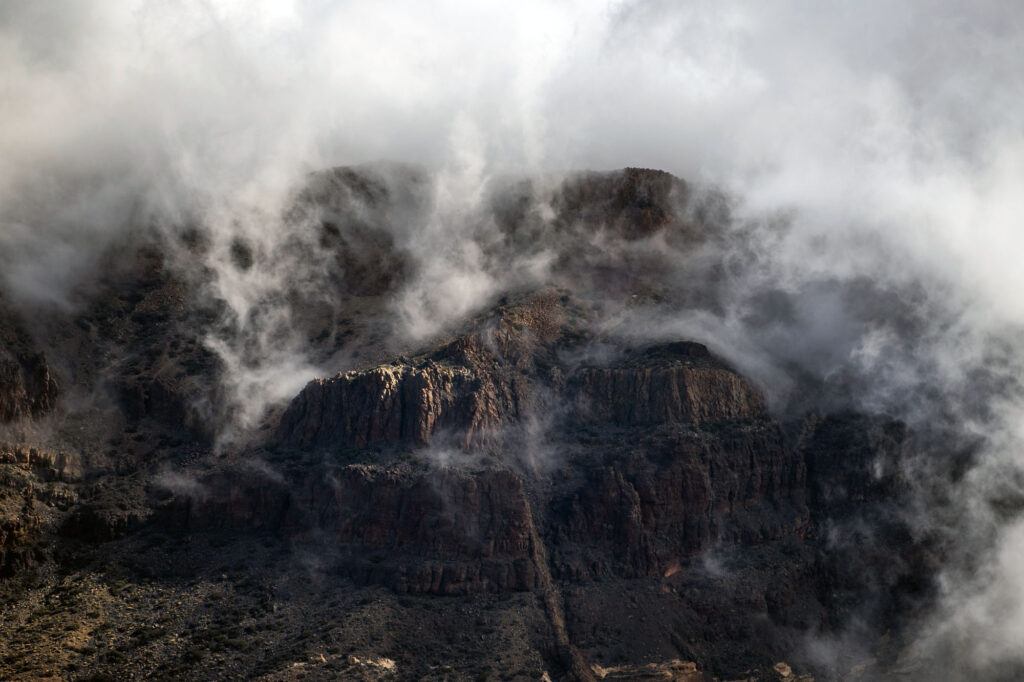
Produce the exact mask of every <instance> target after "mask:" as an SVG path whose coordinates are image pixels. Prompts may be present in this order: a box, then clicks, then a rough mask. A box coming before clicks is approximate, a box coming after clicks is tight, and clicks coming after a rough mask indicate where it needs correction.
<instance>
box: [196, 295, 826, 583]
mask: <svg viewBox="0 0 1024 682" xmlns="http://www.w3.org/2000/svg"><path fill="white" fill-rule="evenodd" d="M580 310H581V309H580V308H579V307H578V306H576V305H575V303H574V302H573V301H572V299H570V298H567V297H562V296H560V295H558V294H557V292H544V293H541V294H538V295H534V296H531V297H527V298H526V299H525V300H523V301H522V302H520V303H518V304H515V305H509V306H505V307H503V308H502V309H501V310H500V311H499V312H497V313H496V314H495V315H494V316H491V317H485V318H483V319H482V320H481V321H480V322H479V329H478V330H476V331H472V332H470V333H469V334H467V335H466V336H463V337H460V338H458V339H456V340H454V341H451V342H449V343H447V344H446V345H445V346H444V347H442V348H441V349H439V350H438V351H436V352H435V353H433V354H431V355H428V356H425V357H421V358H416V359H412V360H404V361H402V362H399V363H395V364H391V365H383V366H379V367H376V368H373V369H370V370H364V371H358V372H348V373H345V374H341V375H339V376H337V377H335V378H333V379H328V380H320V379H318V380H316V381H314V382H311V383H310V384H309V385H308V386H307V387H306V388H305V389H304V390H303V391H302V392H301V393H300V394H299V396H298V397H297V398H296V399H295V400H294V401H293V403H292V405H291V407H290V408H289V409H288V410H287V411H286V412H285V414H284V416H283V417H282V419H281V423H280V427H279V429H278V438H279V440H280V443H279V444H280V447H281V448H283V450H284V451H286V452H296V451H308V452H317V451H328V452H332V451H333V452H335V453H337V452H344V453H345V454H343V455H342V456H343V457H358V456H359V455H358V452H359V451H370V450H373V449H375V448H381V447H388V448H397V450H398V451H399V452H406V453H411V456H412V457H414V458H416V457H418V455H416V454H415V453H416V452H417V449H418V448H423V447H425V446H428V445H429V444H430V443H431V441H432V439H434V438H435V437H437V436H439V435H442V434H443V435H444V437H445V438H444V442H445V443H447V444H449V446H450V445H451V444H455V446H456V447H461V448H469V449H470V450H471V451H476V452H477V453H478V454H475V455H471V456H472V457H474V458H479V457H483V456H484V453H487V452H490V453H497V456H498V457H501V458H503V459H504V460H505V461H506V462H508V463H511V464H512V465H513V466H514V467H515V468H516V469H518V471H519V473H515V472H513V471H510V470H508V469H506V468H504V467H505V466H507V464H506V465H500V464H499V465H498V466H499V467H501V468H486V469H484V470H483V472H478V473H470V472H465V473H461V474H459V475H458V476H455V475H454V474H453V473H452V472H451V470H442V471H446V472H449V473H446V474H444V475H443V476H441V478H440V479H439V478H438V476H439V475H438V474H437V473H430V471H431V470H430V469H428V470H427V472H419V473H417V472H416V471H405V472H404V473H402V474H401V475H399V474H397V473H394V472H392V473H390V474H387V475H385V473H384V472H386V471H388V470H387V469H383V470H381V471H378V472H377V473H376V474H375V475H374V476H369V475H368V474H367V473H366V472H367V471H369V470H368V469H366V468H365V467H363V466H362V465H349V466H348V467H343V468H341V469H338V470H335V469H332V468H327V469H322V468H318V472H319V473H318V474H316V476H315V477H314V482H305V483H302V484H301V485H299V486H298V489H300V490H308V489H313V490H321V489H322V490H329V486H327V484H326V483H322V482H320V483H317V482H315V481H316V480H321V481H322V480H324V479H326V480H330V481H332V482H333V483H332V484H333V485H335V486H341V487H342V488H343V489H344V492H343V493H341V492H339V493H337V494H335V495H333V496H332V495H331V494H326V493H319V494H315V495H312V497H310V496H309V495H303V496H297V495H295V494H292V493H289V492H286V490H287V489H292V488H294V487H295V486H290V487H287V488H285V487H282V488H280V491H279V493H280V494H279V495H278V497H277V498H276V502H274V503H273V504H268V505H263V507H264V510H263V512H262V513H261V512H260V511H259V510H258V509H255V508H253V509H250V508H248V507H246V511H245V512H244V513H243V514H241V516H240V517H238V518H240V519H243V520H244V519H249V520H248V521H246V523H248V524H250V525H252V526H256V527H266V526H267V525H273V526H274V527H277V528H283V527H288V528H290V529H292V530H291V531H290V532H298V533H302V532H304V531H303V530H302V529H309V528H314V527H315V528H318V529H321V530H324V529H334V528H336V527H337V521H336V520H329V519H337V518H352V519H356V520H359V519H364V520H366V519H367V518H368V517H367V516H366V515H367V513H368V512H367V511H365V510H366V509H374V510H377V511H375V512H373V514H376V515H375V516H373V520H372V521H369V520H366V521H365V523H366V525H365V526H360V525H359V522H358V521H355V522H353V523H354V525H353V524H349V525H346V526H345V528H347V529H349V530H346V531H344V532H342V533H341V535H340V536H339V541H340V542H341V543H342V545H344V546H345V547H346V551H356V550H358V551H359V552H363V553H364V554H365V553H367V552H375V551H377V550H380V549H382V548H387V549H392V550H396V551H400V552H403V553H408V552H413V553H420V554H421V555H422V556H423V557H424V560H426V558H428V557H434V558H441V559H444V560H446V561H449V562H466V561H477V562H483V563H487V561H489V560H490V559H489V557H490V556H491V550H490V549H488V550H487V551H484V552H483V553H474V552H478V550H472V551H471V549H470V548H475V547H479V546H481V543H482V546H484V547H488V548H493V547H499V548H510V547H511V548H514V549H513V550H511V551H510V556H511V557H513V558H514V559H517V560H526V559H528V553H527V549H528V547H527V544H528V543H526V542H525V541H523V540H522V535H521V534H520V535H517V536H516V537H517V538H518V539H517V540H516V541H514V542H509V541H508V539H507V538H506V537H505V536H504V535H503V533H505V532H506V531H508V529H509V528H510V527H514V528H520V527H521V524H519V523H518V522H513V520H515V519H518V518H521V517H522V514H523V511H522V508H523V506H524V505H525V504H526V501H525V498H524V497H523V493H522V490H523V488H524V486H526V487H530V488H532V487H534V486H535V485H536V481H535V480H534V479H533V475H532V474H530V473H529V472H530V469H529V460H525V459H523V460H518V459H516V458H515V455H514V454H513V453H510V452H508V451H509V450H510V449H514V448H518V447H526V441H525V440H524V439H523V437H522V433H521V430H522V429H523V428H524V422H525V421H526V420H527V419H528V418H529V417H530V416H531V415H537V414H540V413H542V412H543V411H545V410H547V411H548V412H549V413H551V414H556V415H557V416H555V417H552V418H553V419H554V421H553V422H552V423H550V424H549V425H548V426H547V431H546V433H545V436H544V437H545V438H546V439H548V440H549V444H548V448H549V449H550V454H548V455H546V456H547V457H549V458H551V459H553V460H555V461H559V460H561V462H562V463H566V462H567V461H571V462H572V465H571V466H572V467H573V468H574V470H575V474H574V477H573V478H572V480H566V481H564V482H561V483H559V484H558V485H556V486H555V487H554V488H552V489H550V490H546V491H545V492H544V494H543V500H542V502H541V504H542V507H543V511H542V513H540V516H541V517H542V518H543V519H544V521H543V524H542V528H541V533H542V535H544V536H546V537H548V538H550V540H551V541H550V549H549V550H548V554H549V558H550V561H551V564H552V566H553V567H554V570H555V573H556V575H559V576H562V577H564V578H570V579H574V580H583V579H590V578H593V577H597V576H622V577H640V576H659V575H662V574H663V573H664V572H665V571H666V570H668V569H669V568H670V567H672V566H673V565H677V564H678V563H679V562H680V561H684V560H686V559H687V558H689V557H692V556H694V555H696V554H698V553H700V552H702V551H705V550H707V549H708V548H712V547H716V546H719V545H721V544H723V543H724V544H730V545H731V544H758V543H763V542H769V541H774V540H779V539H781V538H785V537H802V535H803V534H804V533H805V531H806V528H807V525H808V509H807V506H806V503H805V485H806V484H805V476H806V468H805V465H804V462H803V459H802V458H801V457H800V456H799V455H798V454H797V453H796V452H795V451H794V450H793V449H791V448H790V447H788V446H787V445H786V443H785V442H784V441H783V438H782V435H781V433H780V431H779V429H778V427H777V426H776V425H775V424H774V423H773V422H772V421H771V420H770V419H769V418H768V416H767V414H766V412H765V409H764V404H763V399H762V398H761V395H760V392H759V391H758V390H757V389H756V388H755V387H754V386H752V385H751V384H750V383H749V382H747V381H746V380H745V379H744V378H743V377H741V376H740V375H738V374H736V373H735V372H734V371H732V370H731V369H729V368H728V367H727V366H725V365H724V364H722V363H721V362H720V361H719V360H717V359H716V358H714V357H713V356H712V355H711V354H710V353H709V352H708V351H707V349H706V348H705V347H704V346H701V345H700V344H695V343H688V342H680V343H672V344H664V345H660V346H655V347H651V348H647V349H643V350H639V351H627V352H626V353H625V354H624V355H623V357H620V358H619V359H618V360H616V361H615V362H613V363H612V365H611V366H590V365H587V364H584V365H582V366H581V365H577V364H569V363H566V362H564V361H561V360H560V359H559V358H560V357H577V356H579V355H580V354H581V352H582V349H584V348H585V347H586V345H587V343H589V342H588V340H587V338H586V337H585V336H583V337H580V336H578V335H576V334H575V333H574V332H573V330H576V329H579V328H582V327H583V326H585V325H584V324H583V322H584V321H585V320H581V319H580V316H581V315H583V313H581V312H580ZM426 452H428V453H429V452H430V450H429V449H428V450H426ZM425 456H426V457H428V458H429V457H430V456H431V455H430V454H427V455H425ZM534 464H535V462H534ZM492 466H494V465H492ZM545 466H550V465H545ZM524 467H525V468H524ZM357 474H358V475H357ZM396 477H397V478H396ZM442 480H443V481H446V483H445V484H444V485H441V484H440V483H439V481H442ZM398 481H401V483H398ZM497 481H502V482H504V483H503V485H497V484H496V482H497ZM211 485H213V486H214V488H215V489H217V490H218V491H219V492H218V493H215V494H211V495H210V496H209V499H208V500H207V501H205V502H204V504H208V505H214V507H215V509H214V510H212V511H210V512H202V513H198V516H201V517H209V518H210V519H218V518H225V517H227V518H235V517H236V516H237V515H235V514H234V513H233V512H232V510H231V507H226V508H219V507H217V505H218V504H220V503H219V502H217V500H223V499H225V498H228V499H237V498H238V497H239V494H238V493H236V492H234V489H233V488H232V487H231V486H230V484H228V488H227V490H225V489H224V487H223V486H224V485H226V484H225V482H224V481H223V480H220V479H218V480H216V481H215V482H213V483H211ZM352 486H355V488H353V487H352ZM360 486H366V487H367V488H372V489H373V490H375V491H376V492H374V493H373V494H372V495H371V494H370V493H369V492H366V491H362V492H360V491H361V490H362V489H361V488H360ZM257 488H258V489H260V488H261V486H257ZM509 490H516V491H519V492H517V493H516V494H511V493H509ZM425 491H428V492H430V494H425ZM281 495H283V497H282V496H281ZM241 496H242V497H245V496H246V494H242V495H241ZM251 496H252V497H253V499H261V500H262V499H268V495H267V494H266V493H264V492H253V493H251ZM382 496H383V497H382ZM314 499H315V501H314ZM353 500H357V501H358V502H356V503H354V502H353ZM335 505H337V506H335ZM353 505H354V506H353ZM424 505H427V506H424ZM430 505H432V507H431V506H430ZM313 509H320V510H324V509H327V510H331V509H333V510H332V511H329V512H325V511H319V512H314V511H312V510H313ZM360 509H361V510H362V511H359V510H360ZM410 509H414V510H417V511H416V513H414V514H411V515H409V513H408V511H409V510H410ZM275 510H277V511H275ZM382 510H383V511H382ZM428 512H429V513H428ZM430 513H433V514H435V515H439V514H440V515H444V514H448V515H449V518H450V521H451V523H450V524H449V525H447V526H442V527H443V528H444V532H445V533H448V534H455V536H458V537H459V538H461V539H460V540H458V541H454V540H452V539H450V538H449V539H448V540H446V541H445V542H444V543H443V544H442V545H437V544H434V542H433V541H432V540H430V538H435V539H436V538H439V537H447V536H445V535H438V534H437V533H438V529H437V528H434V529H433V530H431V531H430V532H428V533H425V534H424V533H423V532H422V530H423V526H422V525H420V524H422V523H423V520H424V519H425V518H429V517H430ZM325 514H326V516H325ZM189 516H190V518H195V517H196V516H197V514H196V513H190V514H189ZM314 517H315V519H314ZM271 518H273V519H275V520H274V521H270V520H269V519H271ZM285 519H287V520H285ZM494 519H505V520H506V521H507V522H509V523H511V526H502V525H494V523H492V521H493V520H494ZM408 524H413V525H412V527H410V526H409V525H408ZM359 527H362V528H363V529H364V531H366V532H369V531H367V530H366V529H373V531H372V532H369V534H368V535H360V534H352V532H351V529H353V528H359ZM325 532H334V531H331V530H326V531H325ZM383 537H386V538H390V543H391V544H387V545H386V546H385V545H381V544H380V538H383ZM380 563H382V566H380V567H379V570H376V571H369V572H364V573H363V574H361V575H362V577H363V578H365V579H372V578H374V577H376V578H377V579H382V580H387V581H388V584H391V585H392V586H397V585H399V584H402V585H406V586H405V587H403V588H402V589H420V588H421V587H422V586H423V585H433V584H434V583H433V582H428V581H426V580H425V579H421V580H414V581H412V582H408V580H407V583H402V581H401V580H400V578H399V576H400V575H401V570H400V569H399V568H394V567H393V568H391V569H387V568H386V567H387V566H389V565H390V564H389V562H388V561H387V560H384V561H382V562H380ZM398 563H399V564H400V563H401V562H400V561H399V562H398ZM462 565H464V563H463V564H462ZM481 565H482V564H481ZM513 573H514V574H515V575H522V574H521V572H513ZM445 584H446V583H445ZM412 585H416V586H417V587H415V588H414V587H412ZM488 585H490V586H492V587H493V586H494V585H504V586H512V587H513V588H514V589H529V588H530V587H531V586H530V585H529V584H526V583H521V582H515V581H512V582H508V580H506V579H500V580H497V582H494V581H491V582H489V583H488V582H487V581H482V580H481V581H478V582H477V583H475V589H487V587H488ZM431 589H433V590H441V591H442V592H444V591H447V590H450V589H451V588H450V587H446V586H445V585H435V586H434V587H433V588H431ZM460 589H462V588H461V587H460ZM467 589H468V588H467Z"/></svg>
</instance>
